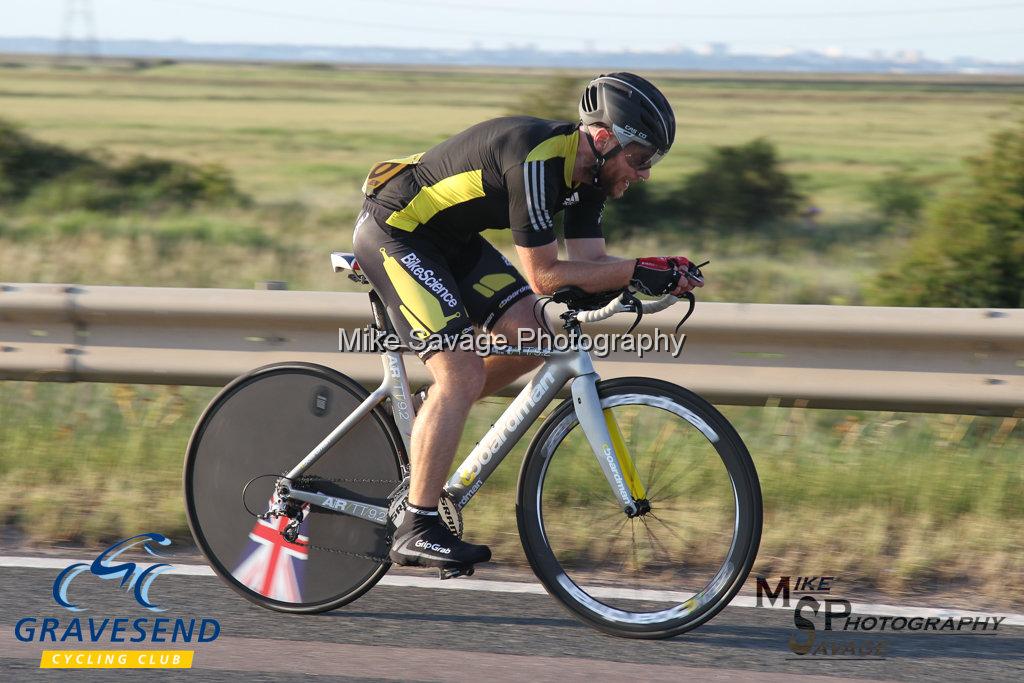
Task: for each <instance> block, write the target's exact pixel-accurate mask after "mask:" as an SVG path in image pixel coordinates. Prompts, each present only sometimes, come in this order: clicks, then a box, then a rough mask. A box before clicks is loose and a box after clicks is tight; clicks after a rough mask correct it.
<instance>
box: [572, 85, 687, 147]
mask: <svg viewBox="0 0 1024 683" xmlns="http://www.w3.org/2000/svg"><path fill="white" fill-rule="evenodd" d="M580 120H581V121H582V122H583V123H586V124H588V125H592V124H601V125H604V126H606V127H607V128H609V129H610V130H611V132H612V134H613V135H615V138H616V139H617V140H618V141H619V144H620V145H621V146H622V147H623V148H625V147H626V145H628V144H629V143H631V142H632V143H637V144H640V145H643V146H644V147H649V148H651V156H650V159H649V161H648V162H647V163H646V166H653V165H654V164H656V163H658V161H660V160H661V159H662V157H664V156H665V155H666V154H668V151H669V149H670V148H671V147H672V142H673V141H674V140H675V137H676V116H675V114H674V113H673V111H672V106H671V105H670V104H669V103H668V100H667V99H666V98H665V96H664V95H663V94H661V91H660V90H658V89H657V88H656V87H655V86H654V84H653V83H651V82H650V81H648V80H647V79H645V78H641V77H640V76H637V75H636V74H631V73H627V72H625V71H619V72H616V73H611V74H607V75H601V76H598V77H597V78H595V79H594V80H592V81H591V82H590V84H589V85H587V87H586V89H585V90H584V91H583V97H581V98H580Z"/></svg>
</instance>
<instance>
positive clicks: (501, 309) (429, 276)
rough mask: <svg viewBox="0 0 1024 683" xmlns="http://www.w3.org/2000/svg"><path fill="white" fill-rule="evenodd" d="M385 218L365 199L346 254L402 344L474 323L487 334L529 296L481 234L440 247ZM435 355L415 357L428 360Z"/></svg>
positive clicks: (449, 333) (524, 285)
mask: <svg viewBox="0 0 1024 683" xmlns="http://www.w3.org/2000/svg"><path fill="white" fill-rule="evenodd" d="M390 213H391V212H390V211H386V210H385V209H382V208H381V207H379V206H377V205H376V204H374V203H373V202H370V201H367V202H365V203H364V205H363V211H362V213H360V214H359V218H358V219H357V221H356V230H355V235H354V237H353V249H352V250H353V252H354V253H355V255H356V258H357V259H358V261H359V267H360V268H361V269H362V271H363V272H364V273H365V274H366V277H367V278H369V280H370V283H371V284H372V285H373V288H374V289H375V290H376V291H377V293H378V294H379V295H380V298H381V300H382V301H383V302H384V305H385V306H387V309H388V315H389V316H390V318H391V322H392V324H394V326H395V330H396V332H398V334H399V336H400V337H401V338H402V340H403V341H405V342H406V343H410V342H412V341H413V340H419V341H422V340H425V339H427V338H428V337H430V336H431V335H437V337H438V338H450V337H457V336H459V335H462V334H465V333H467V332H471V331H472V329H473V326H474V325H476V326H478V327H480V328H481V329H483V330H484V331H485V332H486V331H489V330H490V329H491V328H492V327H493V325H494V323H496V322H497V321H498V319H499V318H501V316H502V315H503V314H504V313H505V311H507V310H508V309H509V308H510V307H511V306H512V304H514V303H515V302H516V301H519V300H520V299H522V298H523V297H525V296H529V295H530V293H531V290H530V286H529V285H528V284H527V283H526V280H524V279H523V276H522V275H520V274H519V271H517V270H516V269H515V267H514V266H513V265H512V264H511V262H509V260H508V259H507V258H505V257H504V256H502V255H501V253H500V252H499V251H498V250H497V249H495V248H494V247H493V246H492V245H491V244H490V243H489V242H488V241H487V240H485V239H484V238H483V237H481V236H480V235H478V234H477V235H473V236H472V237H471V238H470V239H469V240H468V241H461V240H459V241H453V242H451V243H447V244H444V243H439V242H440V240H437V239H431V238H429V237H425V236H421V235H417V234H415V233H413V232H405V231H403V230H398V229H396V228H392V227H391V226H389V225H387V224H386V223H385V222H384V221H385V219H386V218H387V216H388V215H390ZM435 352H436V351H432V350H430V349H429V348H428V349H427V350H426V351H424V352H422V353H420V354H419V355H420V357H421V358H423V359H424V360H426V359H427V358H429V357H430V356H431V355H433V353H435Z"/></svg>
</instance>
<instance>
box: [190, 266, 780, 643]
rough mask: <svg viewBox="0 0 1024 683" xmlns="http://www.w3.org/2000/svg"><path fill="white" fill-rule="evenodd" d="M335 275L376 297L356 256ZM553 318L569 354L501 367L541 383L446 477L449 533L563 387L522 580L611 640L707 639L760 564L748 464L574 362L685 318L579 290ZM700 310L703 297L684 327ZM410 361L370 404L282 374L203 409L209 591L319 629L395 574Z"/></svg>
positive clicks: (390, 362) (545, 432)
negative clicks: (310, 617)
mask: <svg viewBox="0 0 1024 683" xmlns="http://www.w3.org/2000/svg"><path fill="white" fill-rule="evenodd" d="M331 259H332V263H333V265H334V268H335V271H336V272H346V273H347V274H348V275H349V277H350V278H351V279H353V280H355V281H357V282H360V283H362V284H369V283H368V282H367V280H366V278H365V276H364V275H363V274H362V272H361V271H360V269H359V267H358V263H357V262H356V260H355V257H354V256H353V255H352V254H348V253H341V252H336V253H333V254H332V255H331ZM369 297H370V308H371V312H372V314H373V320H374V322H373V326H374V327H375V328H376V329H377V330H379V331H382V332H392V331H393V328H392V326H391V322H390V320H389V319H388V315H387V312H386V310H385V307H384V305H383V304H382V302H381V300H380V298H379V296H377V294H376V293H375V292H374V291H372V290H371V291H370V292H369ZM554 299H555V301H557V302H560V303H563V304H565V306H566V307H567V310H566V311H565V312H564V313H563V314H562V315H561V321H562V328H563V329H564V332H565V334H566V335H567V336H568V339H569V342H570V343H569V345H568V350H552V349H543V348H517V347H511V346H495V347H492V348H491V353H494V354H497V355H529V356H540V357H543V359H544V363H543V365H542V366H541V367H540V369H539V370H537V371H536V374H535V375H533V377H532V379H531V380H530V381H529V382H528V383H527V384H526V386H525V387H524V388H523V389H522V391H521V392H520V393H519V395H518V396H517V397H516V398H515V399H514V400H512V402H511V403H510V404H509V405H508V407H507V409H505V411H504V413H503V414H502V415H501V416H500V417H499V418H498V419H497V420H496V422H495V423H494V424H493V425H492V426H491V427H490V429H489V430H488V431H487V433H486V434H484V436H483V437H482V438H481V439H480V441H479V442H478V443H477V444H476V447H475V448H473V450H472V451H471V452H470V454H469V455H468V456H467V457H466V459H465V461H463V462H462V463H461V464H460V465H459V466H458V468H457V469H456V470H455V472H454V473H453V474H452V476H451V478H450V479H449V480H448V482H447V484H446V485H445V488H444V493H443V495H442V499H441V505H440V510H441V512H442V516H443V518H444V519H445V521H446V523H447V524H448V525H449V527H450V528H451V529H452V531H453V532H454V533H456V534H457V535H460V536H461V533H462V511H463V510H464V509H465V508H466V506H467V505H468V504H469V503H470V501H471V500H472V499H473V497H474V496H475V495H476V494H477V492H478V491H479V490H480V488H481V487H482V486H483V484H484V482H485V481H486V480H487V479H488V478H489V477H490V476H491V474H492V473H493V472H494V471H495V469H496V468H497V467H498V466H499V465H500V464H501V462H502V460H503V459H504V458H505V457H506V456H507V455H508V454H509V452H510V451H511V450H512V449H513V447H514V446H515V445H516V444H517V443H518V442H519V440H520V439H521V438H522V437H523V436H524V435H525V434H526V433H527V431H528V430H529V428H530V427H531V425H533V424H534V422H535V421H536V420H537V419H538V418H539V417H540V416H541V414H542V412H543V411H544V410H545V409H546V408H547V407H548V406H549V405H550V404H551V403H552V402H553V401H555V399H556V398H557V395H558V394H559V392H561V391H562V390H563V388H564V387H565V386H566V384H568V385H569V388H568V398H566V399H565V400H563V401H562V402H561V403H560V404H558V406H557V407H556V408H554V410H552V411H551V412H550V413H549V414H548V415H547V417H546V418H545V419H544V421H543V423H542V424H541V425H540V428H539V430H538V431H537V432H536V435H535V436H534V437H533V440H532V442H531V443H530V446H529V449H528V450H527V453H526V455H525V457H524V459H523V463H522V467H521V470H520V473H519V483H518V490H517V494H516V520H517V523H518V530H519V536H520V539H521V542H522V546H523V550H524V551H525V555H526V558H527V560H528V561H529V563H530V566H531V567H532V569H533V571H534V573H535V574H536V576H537V578H538V579H539V580H540V582H541V583H542V584H543V586H544V588H545V589H546V590H547V591H548V592H549V593H550V594H551V595H552V596H554V597H555V598H556V599H557V600H558V601H559V602H560V603H561V604H562V605H564V606H565V607H566V608H567V609H568V610H569V611H570V612H572V613H573V614H574V615H575V616H577V617H579V618H580V619H581V620H583V621H584V622H586V623H588V624H590V625H592V626H594V627H596V628H598V629H600V630H602V631H605V632H607V633H611V634H614V635H617V636H624V637H631V638H665V637H671V636H674V635H677V634H679V633H682V632H684V631H687V630H690V629H692V628H695V627H697V626H699V625H700V624H703V623H705V622H707V621H708V620H709V619H711V618H712V617H713V616H714V615H715V614H717V613H718V612H719V611H721V610H722V609H723V608H724V607H725V606H726V605H727V604H728V603H729V601H730V600H731V599H732V597H733V596H734V595H735V594H736V593H737V592H738V591H739V589H740V588H741V586H742V585H743V583H744V581H745V580H746V578H747V575H748V573H749V572H750V569H751V566H752V565H753V562H754V558H755V556H756V554H757V548H758V544H759V542H760V537H761V525H762V506H761V490H760V484H759V482H758V478H757V472H756V470H755V468H754V464H753V462H752V460H751V458H750V455H749V453H748V452H747V449H746V447H745V446H744V444H743V441H742V440H741V439H740V437H739V435H738V434H737V433H736V430H735V429H733V427H732V426H731V425H730V424H729V422H728V421H727V420H726V419H725V417H723V416H722V414H721V413H719V412H718V410H716V409H715V408H714V407H713V406H712V405H711V404H710V403H708V402H707V401H705V400H704V399H702V398H701V397H699V396H698V395H696V394H695V393H693V392H691V391H688V390H686V389H684V388H682V387H680V386H677V385H675V384H671V383H669V382H665V381H662V380H659V379H652V378H644V377H628V378H617V379H611V380H601V379H600V378H599V377H598V375H597V373H596V372H595V369H594V365H593V362H592V359H591V356H590V354H589V353H588V352H587V351H586V350H584V349H583V348H581V346H582V345H581V344H579V343H577V342H578V341H579V340H580V339H581V334H582V333H581V325H584V324H587V323H592V322H596V321H600V320H604V319H606V318H608V317H610V316H612V315H615V314H617V313H621V312H633V313H637V314H638V315H639V314H641V313H651V312H655V311H659V310H663V309H665V308H668V307H669V306H671V305H673V304H674V303H676V302H677V301H679V299H677V298H676V297H672V296H666V297H664V298H662V299H659V300H656V301H644V302H641V301H640V300H639V299H637V298H635V297H634V296H633V295H632V294H631V293H630V292H629V291H628V290H625V291H619V292H612V293H606V294H604V295H594V294H585V293H583V292H582V291H580V290H578V289H575V288H566V289H564V290H560V291H559V292H558V293H557V294H556V295H555V297H554ZM694 303H695V301H694V299H693V298H692V295H691V296H690V312H692V311H693V306H694ZM684 320H685V318H684ZM400 351H401V350H400V349H399V350H387V351H385V352H383V353H382V360H383V366H384V378H383V381H382V382H381V384H380V386H379V387H378V388H377V389H376V390H374V391H373V392H367V391H366V390H365V389H364V388H363V387H362V386H361V385H360V384H359V383H358V382H356V381H354V380H353V379H351V378H349V377H347V376H346V375H344V374H342V373H340V372H338V371H336V370H334V369H331V368H328V367H324V366H321V365H314V364H310V363H299V362H295V363H277V364H273V365H268V366H265V367H262V368H258V369H256V370H253V371H251V372H249V373H247V374H245V375H243V376H241V377H239V378H237V379H236V380H234V381H232V382H231V383H230V384H228V385H227V386H226V387H224V389H223V390H222V391H221V392H220V393H219V394H218V395H217V396H216V397H215V398H214V399H213V401H212V402H211V404H210V405H209V406H208V407H207V408H206V410H205V412H204V413H203V415H202V417H201V418H200V420H199V422H198V424H197V425H196V427H195V430H194V431H193V434H192V438H191V440H190V442H189V445H188V451H187V454H186V459H185V470H184V485H185V486H184V488H185V502H186V510H187V516H188V523H189V526H190V528H191V531H192V534H193V536H194V537H195V541H196V543H197V545H198V546H199V548H200V549H201V550H202V552H203V553H204V554H205V556H206V558H207V560H208V561H209V563H210V565H211V567H212V568H213V569H214V571H215V572H216V573H217V574H218V575H219V576H220V577H221V578H222V579H223V580H225V581H226V582H227V583H228V585H230V586H231V588H233V589H234V590H236V591H237V592H239V593H240V594H241V595H243V596H244V597H245V598H247V599H249V600H251V601H252V602H254V603H256V604H258V605H260V606H263V607H266V608H270V609H274V610H280V611H284V612H295V613H311V612H323V611H326V610H332V609H336V608H338V607H341V606H342V605H345V604H347V603H349V602H352V601H353V600H355V599H356V598H358V597H360V596H361V595H363V594H364V593H365V592H366V591H368V590H369V589H370V588H371V587H373V585H374V584H376V583H377V582H378V581H379V580H380V579H381V577H382V576H383V575H384V574H385V573H386V572H387V571H388V569H389V567H390V562H389V560H388V549H389V547H390V544H391V536H392V533H393V532H394V530H395V528H396V526H397V524H398V523H399V522H400V519H401V516H402V515H403V514H404V506H405V503H406V497H407V492H408V477H409V460H408V456H407V454H408V450H409V439H410V435H411V433H412V423H413V419H414V417H415V407H414V401H413V396H412V395H411V392H410V390H409V382H408V379H407V376H406V371H405V364H404V360H403V356H402V354H401V352H400ZM471 573H472V568H471V567H455V568H451V569H447V570H441V577H442V578H450V577H454V576H459V575H468V574H471Z"/></svg>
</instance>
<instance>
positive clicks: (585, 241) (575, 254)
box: [565, 237, 633, 263]
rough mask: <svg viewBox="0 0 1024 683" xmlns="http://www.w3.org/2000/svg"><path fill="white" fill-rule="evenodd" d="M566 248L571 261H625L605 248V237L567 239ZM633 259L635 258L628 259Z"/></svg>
mask: <svg viewBox="0 0 1024 683" xmlns="http://www.w3.org/2000/svg"><path fill="white" fill-rule="evenodd" d="M565 250H566V252H567V253H568V254H569V260H570V261H588V262H590V263H615V262H616V261H625V260H627V259H621V258H619V257H618V256H612V255H611V254H609V253H608V251H607V250H606V249H605V241H604V238H603V237H577V238H573V239H567V240H565ZM628 260H630V261H632V260H633V259H628Z"/></svg>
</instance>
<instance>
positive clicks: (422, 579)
mask: <svg viewBox="0 0 1024 683" xmlns="http://www.w3.org/2000/svg"><path fill="white" fill-rule="evenodd" d="M92 559H93V558H86V559H77V558H68V557H21V556H0V567H22V568H28V569H64V568H65V567H67V566H68V565H69V564H73V563H75V562H91V561H92ZM149 564H150V563H145V562H139V563H138V565H139V566H140V567H148V566H149ZM175 574H177V575H179V576H215V574H214V572H213V570H212V569H210V568H209V567H208V566H206V565H205V564H174V569H172V570H170V571H168V572H167V573H166V574H165V576H174V575H175ZM378 585H380V586H392V587H398V588H433V589H442V590H465V591H486V592H491V593H530V594H533V595H544V594H545V593H546V591H545V590H544V587H543V586H541V585H540V584H539V583H524V582H520V581H488V580H486V579H465V578H460V579H450V580H448V581H441V580H439V579H437V578H436V577H427V576H412V575H409V574H391V575H389V576H385V577H384V578H383V579H381V580H380V583H379V584H378ZM587 592H588V593H590V594H591V595H592V596H593V597H595V598H626V599H630V598H633V599H641V600H652V601H659V602H667V603H680V602H683V601H685V600H686V599H688V598H689V597H691V596H692V593H685V592H678V591H655V590H641V591H633V590H628V589H621V588H593V589H588V590H587ZM797 599H798V598H797V597H793V596H791V597H790V606H789V607H783V606H782V602H781V600H780V601H779V602H778V604H776V605H770V604H768V602H767V601H765V603H764V605H763V606H762V609H793V607H794V604H795V602H796V600H797ZM851 602H853V606H854V608H855V610H856V613H857V614H860V615H876V616H883V617H889V616H891V617H939V618H940V619H945V618H947V617H955V618H960V617H972V618H975V619H977V618H984V617H1004V618H1005V621H1003V622H1002V623H1003V624H1006V625H1007V626H1024V614H1014V613H1011V612H978V611H975V610H961V609H956V608H952V607H914V606H909V605H882V604H873V603H862V602H855V601H851ZM729 606H730V607H757V599H756V598H755V597H753V596H751V595H737V596H736V597H734V598H733V599H732V602H730V603H729Z"/></svg>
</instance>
